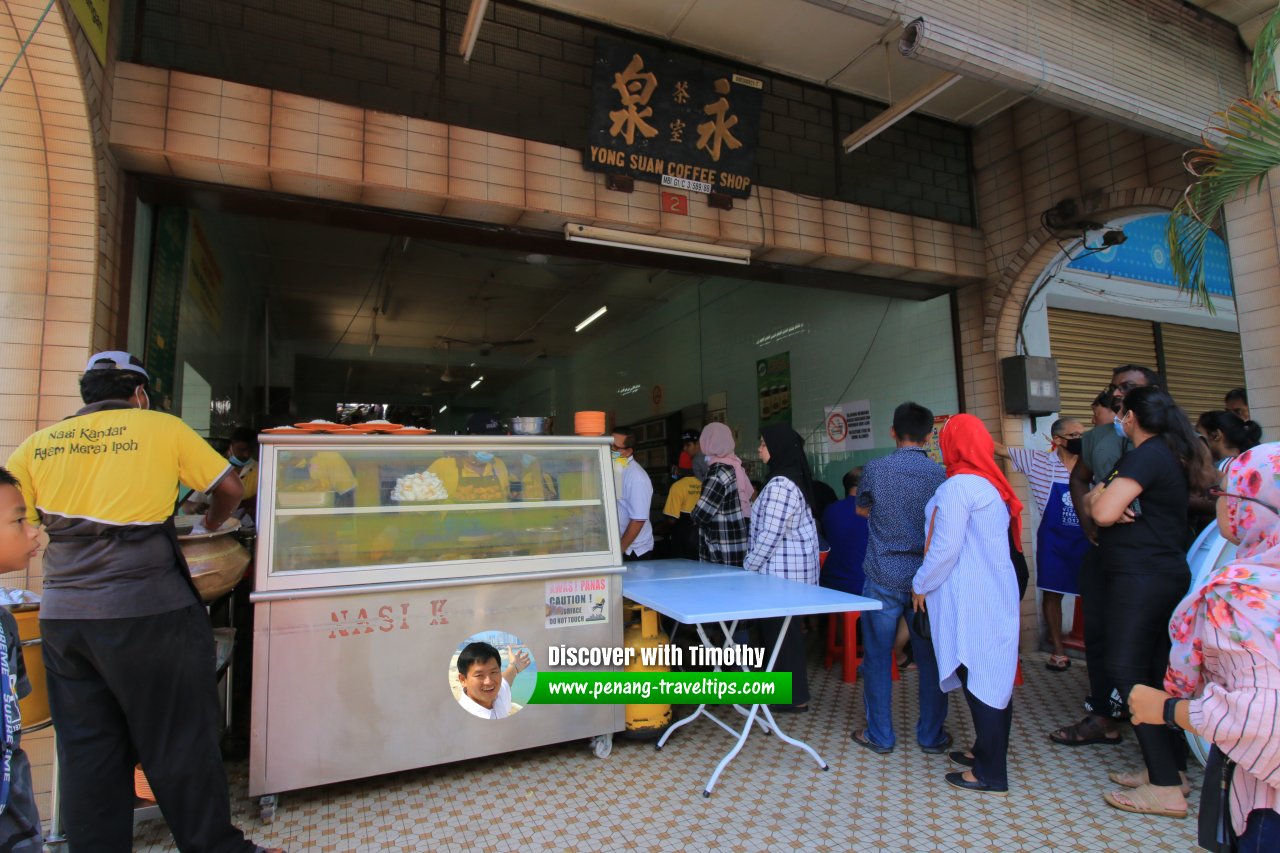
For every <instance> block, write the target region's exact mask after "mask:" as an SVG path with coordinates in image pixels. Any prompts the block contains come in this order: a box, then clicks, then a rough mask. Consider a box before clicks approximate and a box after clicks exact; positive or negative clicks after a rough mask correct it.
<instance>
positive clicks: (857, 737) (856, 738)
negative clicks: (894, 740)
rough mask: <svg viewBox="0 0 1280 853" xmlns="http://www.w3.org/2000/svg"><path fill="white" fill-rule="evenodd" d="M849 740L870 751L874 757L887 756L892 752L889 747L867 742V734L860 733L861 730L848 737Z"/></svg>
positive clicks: (891, 748)
mask: <svg viewBox="0 0 1280 853" xmlns="http://www.w3.org/2000/svg"><path fill="white" fill-rule="evenodd" d="M849 740H851V741H853V742H854V743H856V744H857V745H858V746H860V747H862V748H863V749H869V750H871V751H872V752H874V753H875V754H876V755H888V754H889V753H891V752H893V747H891V746H881V745H880V744H878V743H875V742H873V741H870V740H868V739H867V733H866V732H864V731H862V730H861V729H859V730H858V731H856V732H854V733H853V734H851V735H849Z"/></svg>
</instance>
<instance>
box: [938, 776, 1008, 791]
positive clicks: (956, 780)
mask: <svg viewBox="0 0 1280 853" xmlns="http://www.w3.org/2000/svg"><path fill="white" fill-rule="evenodd" d="M942 778H943V779H945V780H947V784H948V785H950V786H951V787H953V788H959V789H960V790H961V791H972V792H973V793H975V794H994V795H996V796H997V797H1007V796H1009V786H1008V785H1005V786H1004V787H1003V788H997V787H996V786H994V785H986V784H984V783H982V782H970V781H969V780H968V779H966V778H964V771H963V770H961V771H960V772H959V773H948V774H947V775H946V776H943V777H942Z"/></svg>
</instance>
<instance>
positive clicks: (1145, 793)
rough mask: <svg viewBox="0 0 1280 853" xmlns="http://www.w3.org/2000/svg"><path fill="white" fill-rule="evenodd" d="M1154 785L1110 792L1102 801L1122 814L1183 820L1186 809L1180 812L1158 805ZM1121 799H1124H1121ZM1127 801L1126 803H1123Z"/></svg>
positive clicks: (1158, 801) (1158, 800)
mask: <svg viewBox="0 0 1280 853" xmlns="http://www.w3.org/2000/svg"><path fill="white" fill-rule="evenodd" d="M1154 788H1155V786H1154V785H1139V786H1138V787H1136V788H1127V789H1125V790H1123V791H1111V792H1109V793H1107V794H1103V795H1102V799H1104V800H1106V801H1107V805H1109V806H1111V807H1112V808H1113V809H1119V810H1120V811H1122V812H1131V813H1133V814H1149V815H1156V816H1157V817H1176V818H1185V817H1186V816H1187V809H1186V807H1185V806H1184V807H1183V808H1182V809H1181V810H1178V809H1167V808H1165V807H1164V806H1163V805H1161V803H1160V799H1159V798H1158V797H1157V796H1156V793H1155V791H1154V790H1153V789H1154ZM1121 797H1123V798H1124V799H1121ZM1125 800H1128V802H1125Z"/></svg>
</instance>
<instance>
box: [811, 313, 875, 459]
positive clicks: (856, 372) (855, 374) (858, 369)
mask: <svg viewBox="0 0 1280 853" xmlns="http://www.w3.org/2000/svg"><path fill="white" fill-rule="evenodd" d="M892 307H893V297H892V296H886V297H885V299H884V313H882V314H881V315H880V322H878V323H876V330H875V331H874V332H873V333H872V334H871V340H870V341H869V342H868V343H867V349H866V352H864V353H863V354H862V358H861V360H859V361H858V366H857V367H855V368H854V369H853V375H852V376H850V377H849V381H848V382H846V383H845V386H844V388H843V389H842V390H841V391H840V393H839V394H837V395H836V398H835V400H833V401H832V402H831V405H832V406H838V405H840V403H841V402H843V401H844V395H845V394H848V393H849V389H850V388H852V387H853V383H854V382H856V381H858V375H859V374H861V373H862V368H863V367H864V366H865V365H866V363H867V359H868V358H870V357H871V352H872V350H874V349H875V348H876V339H877V338H879V337H880V331H881V330H882V329H883V328H884V323H885V320H887V319H889V309H890V308H892ZM824 429H826V418H823V422H822V423H820V424H818V425H817V426H816V427H813V428H812V429H810V430H809V433H808V435H806V436H805V437H804V439H805V441H806V442H807V441H808V440H809V439H810V438H812V437H813V436H815V435H817V434H818V432H819V431H821V430H824Z"/></svg>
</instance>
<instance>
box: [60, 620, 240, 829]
mask: <svg viewBox="0 0 1280 853" xmlns="http://www.w3.org/2000/svg"><path fill="white" fill-rule="evenodd" d="M40 630H41V633H42V637H43V644H42V647H43V649H44V662H45V667H46V669H47V671H48V685H49V704H50V707H51V708H52V711H53V723H54V727H55V730H56V731H57V733H58V739H57V742H58V761H59V763H60V765H61V787H62V815H63V820H64V825H65V827H66V832H67V838H68V841H69V845H68V846H69V848H70V850H71V851H73V853H116V851H119V853H128V851H131V850H132V849H133V802H134V794H133V767H134V765H135V764H137V763H141V764H142V769H143V772H144V773H146V775H147V781H148V782H149V783H150V784H151V789H152V791H154V792H155V795H156V802H157V804H158V805H159V806H160V811H161V813H163V814H164V817H165V820H166V821H167V822H168V824H169V829H170V830H172V832H173V838H174V841H175V842H176V843H177V845H178V849H179V850H181V851H183V853H194V852H195V851H199V853H205V851H208V853H232V851H245V853H251V851H255V850H256V849H257V847H256V845H254V844H252V843H251V842H249V841H246V840H245V837H244V835H243V833H241V832H240V830H238V829H236V828H235V827H234V826H233V825H232V824H231V800H230V795H229V793H228V791H227V776H226V771H225V770H224V769H223V766H222V756H221V754H220V752H219V748H218V727H219V716H220V713H219V709H218V696H217V690H216V687H215V683H214V646H213V634H212V631H211V629H210V627H209V617H208V615H207V614H206V613H205V611H204V608H203V607H201V606H200V605H198V604H192V605H191V606H189V607H186V608H183V609H182V610H174V611H172V612H170V613H161V614H158V615H156V616H139V617H132V618H125V619H42V620H40Z"/></svg>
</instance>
